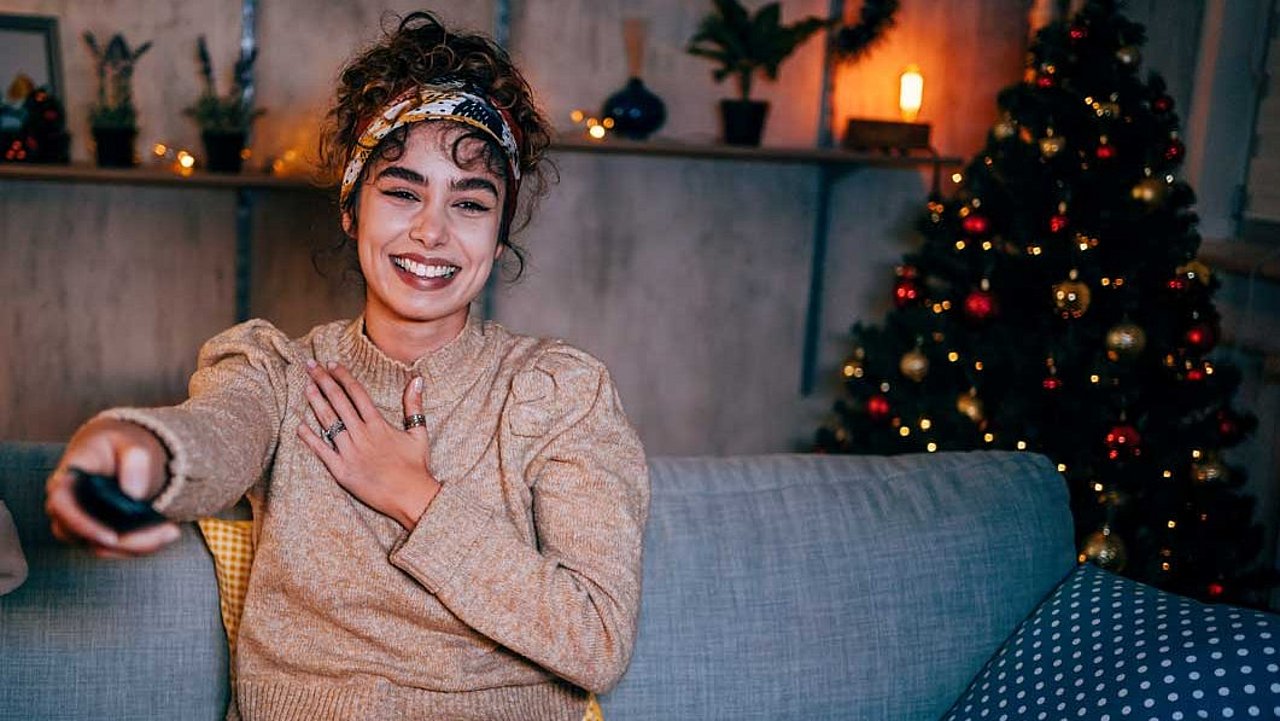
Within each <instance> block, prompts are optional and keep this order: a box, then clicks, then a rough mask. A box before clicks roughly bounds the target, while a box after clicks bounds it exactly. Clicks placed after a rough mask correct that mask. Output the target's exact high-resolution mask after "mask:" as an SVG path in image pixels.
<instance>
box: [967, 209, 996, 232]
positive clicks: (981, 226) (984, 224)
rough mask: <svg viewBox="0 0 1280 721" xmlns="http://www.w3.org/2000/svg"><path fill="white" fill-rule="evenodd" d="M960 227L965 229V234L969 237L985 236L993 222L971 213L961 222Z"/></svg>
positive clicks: (985, 217) (983, 216)
mask: <svg viewBox="0 0 1280 721" xmlns="http://www.w3.org/2000/svg"><path fill="white" fill-rule="evenodd" d="M960 227H962V228H964V232H966V233H968V234H969V235H983V234H984V233H986V232H987V230H989V229H990V228H991V221H989V220H987V216H985V215H978V214H977V213H970V214H968V215H966V216H965V217H964V220H962V221H960Z"/></svg>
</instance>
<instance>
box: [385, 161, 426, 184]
mask: <svg viewBox="0 0 1280 721" xmlns="http://www.w3.org/2000/svg"><path fill="white" fill-rule="evenodd" d="M383 178H399V179H401V180H407V181H409V182H410V183H416V184H418V185H426V184H427V179H426V178H424V177H423V176H422V173H419V172H418V171H416V170H410V169H408V168H406V167H404V166H403V165H388V166H387V167H385V168H383V169H382V170H381V171H379V173H378V177H376V178H374V180H375V181H377V180H381V179H383Z"/></svg>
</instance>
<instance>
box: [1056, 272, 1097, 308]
mask: <svg viewBox="0 0 1280 721" xmlns="http://www.w3.org/2000/svg"><path fill="white" fill-rule="evenodd" d="M1091 297H1092V294H1091V293H1090V291H1089V286H1087V285H1085V284H1084V283H1082V282H1080V281H1079V280H1076V277H1075V273H1074V272H1072V275H1071V278H1070V279H1068V280H1064V281H1062V282H1061V283H1058V284H1056V285H1054V286H1053V306H1054V307H1055V308H1057V309H1058V313H1059V314H1060V315H1061V316H1062V317H1063V318H1079V317H1080V316H1082V315H1084V314H1085V312H1087V311H1088V310H1089V301H1090V299H1091Z"/></svg>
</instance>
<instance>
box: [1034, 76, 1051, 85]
mask: <svg viewBox="0 0 1280 721" xmlns="http://www.w3.org/2000/svg"><path fill="white" fill-rule="evenodd" d="M1036 85H1038V86H1039V87H1042V88H1052V87H1053V85H1054V82H1053V76H1052V75H1041V76H1039V77H1037V78H1036Z"/></svg>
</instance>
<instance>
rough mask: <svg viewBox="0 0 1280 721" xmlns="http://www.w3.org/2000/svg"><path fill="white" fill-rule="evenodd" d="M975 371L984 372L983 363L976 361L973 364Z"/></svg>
mask: <svg viewBox="0 0 1280 721" xmlns="http://www.w3.org/2000/svg"><path fill="white" fill-rule="evenodd" d="M973 369H974V370H976V371H980V370H982V361H974V362H973Z"/></svg>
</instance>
